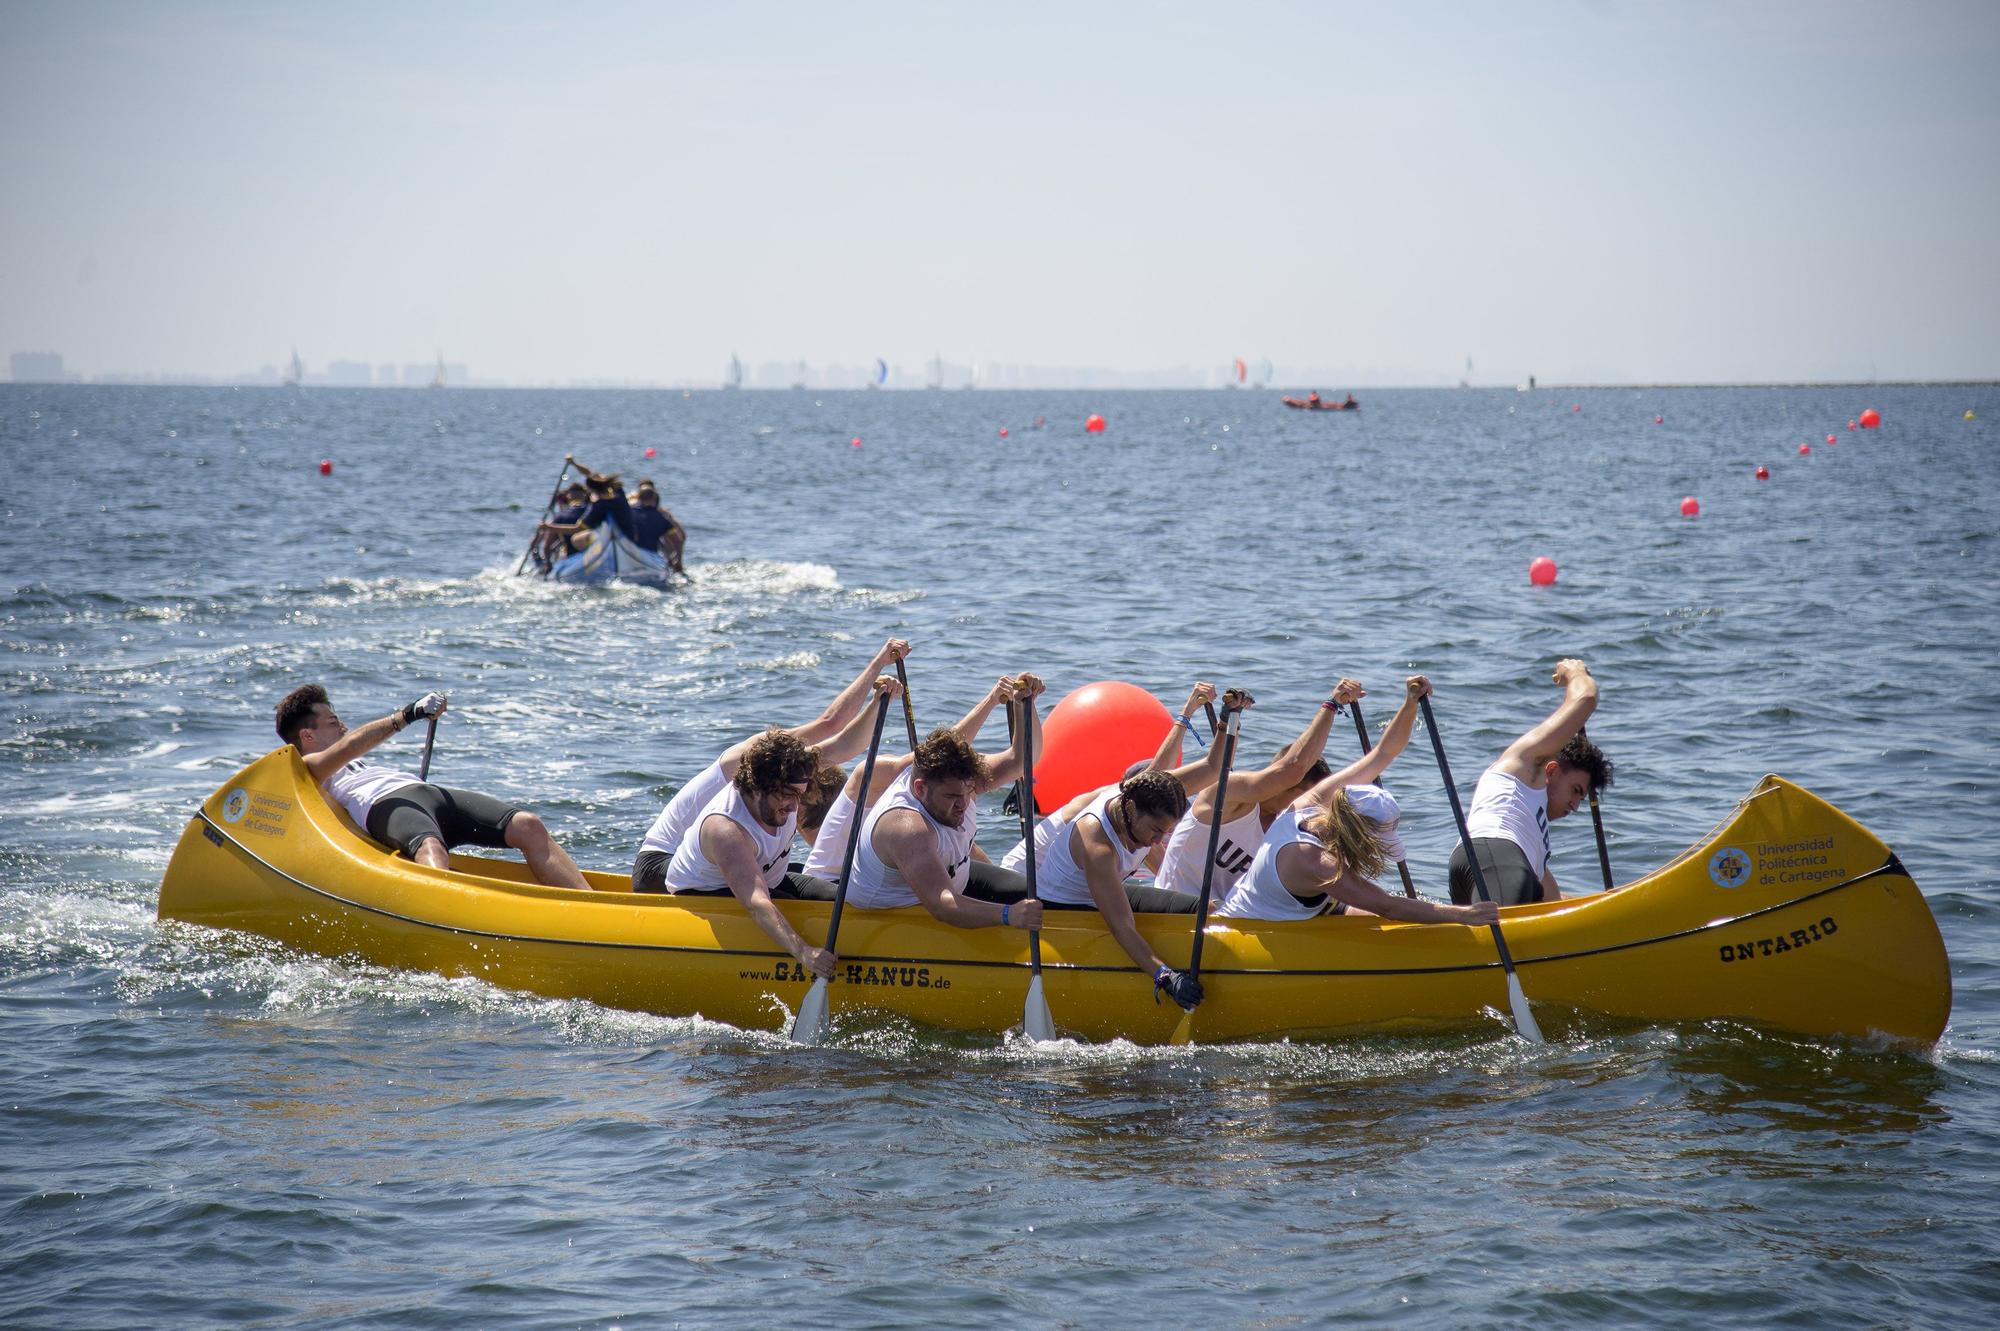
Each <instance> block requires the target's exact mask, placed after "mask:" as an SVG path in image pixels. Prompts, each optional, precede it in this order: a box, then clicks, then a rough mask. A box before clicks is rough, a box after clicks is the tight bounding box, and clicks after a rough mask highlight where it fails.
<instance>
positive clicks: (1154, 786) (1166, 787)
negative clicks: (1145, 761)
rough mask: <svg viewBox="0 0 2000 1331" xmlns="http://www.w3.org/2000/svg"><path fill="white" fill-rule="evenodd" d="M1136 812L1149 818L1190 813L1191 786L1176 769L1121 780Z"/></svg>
mask: <svg viewBox="0 0 2000 1331" xmlns="http://www.w3.org/2000/svg"><path fill="white" fill-rule="evenodd" d="M1118 793H1119V794H1120V795H1123V796H1124V797H1125V801H1126V803H1127V805H1128V806H1129V807H1130V808H1131V810H1132V812H1133V813H1136V814H1139V815H1141V816H1146V817H1167V818H1178V817H1180V816H1181V815H1182V814H1184V813H1186V812H1187V808H1188V797H1187V787H1186V786H1183V785H1182V784H1181V779H1180V778H1179V777H1177V776H1175V775H1174V774H1173V773H1172V772H1159V771H1154V772H1141V773H1139V775H1137V776H1133V777H1127V778H1126V779H1125V780H1123V781H1121V782H1119V783H1118Z"/></svg>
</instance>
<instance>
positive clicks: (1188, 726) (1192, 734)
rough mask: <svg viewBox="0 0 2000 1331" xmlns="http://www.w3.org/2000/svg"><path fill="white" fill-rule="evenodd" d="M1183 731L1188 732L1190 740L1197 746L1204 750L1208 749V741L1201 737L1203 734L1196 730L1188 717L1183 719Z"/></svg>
mask: <svg viewBox="0 0 2000 1331" xmlns="http://www.w3.org/2000/svg"><path fill="white" fill-rule="evenodd" d="M1181 729H1182V730H1185V731H1187V733H1188V738H1190V739H1192V740H1193V741H1194V742H1195V743H1196V744H1197V745H1199V746H1201V747H1202V748H1204V749H1205V748H1207V747H1208V741H1207V740H1205V739H1203V738H1202V737H1201V732H1200V731H1199V730H1196V729H1195V728H1194V722H1192V721H1190V720H1188V719H1187V718H1186V717H1182V718H1181Z"/></svg>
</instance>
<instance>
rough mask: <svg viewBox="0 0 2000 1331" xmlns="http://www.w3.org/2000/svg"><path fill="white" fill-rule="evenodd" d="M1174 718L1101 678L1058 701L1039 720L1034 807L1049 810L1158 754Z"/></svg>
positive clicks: (1154, 702)
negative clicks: (1039, 737)
mask: <svg viewBox="0 0 2000 1331" xmlns="http://www.w3.org/2000/svg"><path fill="white" fill-rule="evenodd" d="M1173 725H1174V718H1173V714H1172V713H1170V712H1168V711H1167V709H1166V707H1165V706H1164V705H1163V704H1162V703H1161V702H1160V700H1159V699H1158V698H1155V697H1154V696H1153V695H1152V694H1150V693H1148V692H1146V690H1144V689H1142V688H1140V687H1139V686H1138V685H1137V684H1126V683H1123V682H1121V681H1119V680H1115V679H1110V680H1101V681H1099V682H1098V683H1095V684H1086V685H1084V686H1083V687H1082V688H1080V689H1077V690H1076V691H1075V692H1073V693H1071V694H1069V695H1068V696H1067V697H1065V698H1064V699H1063V700H1062V701H1061V702H1059V703H1057V704H1056V705H1055V707H1054V709H1053V710H1051V711H1050V712H1049V715H1048V719H1047V720H1045V721H1044V722H1042V744H1041V748H1040V749H1039V750H1038V751H1037V752H1036V754H1035V804H1036V805H1037V811H1038V812H1043V813H1047V812H1053V811H1054V810H1056V809H1060V808H1061V807H1062V806H1063V805H1064V804H1066V803H1068V802H1069V801H1070V800H1072V799H1074V798H1075V797H1076V796H1078V795H1081V794H1082V793H1083V792H1084V791H1086V790H1094V789H1096V788H1097V787H1098V786H1104V785H1109V784H1111V783H1112V782H1113V781H1117V780H1119V779H1120V778H1122V777H1123V776H1124V775H1125V769H1126V768H1128V767H1130V766H1131V765H1132V764H1133V763H1135V762H1143V761H1145V760H1146V759H1149V758H1151V757H1152V756H1153V755H1154V753H1156V752H1158V750H1159V747H1160V741H1161V740H1162V739H1163V738H1165V737H1166V733H1167V731H1169V730H1171V729H1172V728H1173Z"/></svg>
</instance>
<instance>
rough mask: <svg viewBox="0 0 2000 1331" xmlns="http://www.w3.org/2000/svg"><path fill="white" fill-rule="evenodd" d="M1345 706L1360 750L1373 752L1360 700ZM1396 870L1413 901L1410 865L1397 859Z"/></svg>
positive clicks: (1415, 894) (1413, 883)
mask: <svg viewBox="0 0 2000 1331" xmlns="http://www.w3.org/2000/svg"><path fill="white" fill-rule="evenodd" d="M1347 707H1348V710H1349V711H1351V712H1352V713H1353V714H1354V733H1355V734H1356V735H1358V736H1359V737H1360V739H1361V751H1362V752H1363V753H1373V752H1375V742H1374V741H1373V740H1371V739H1369V738H1368V723H1367V722H1366V721H1364V720H1362V719H1361V700H1360V699H1359V698H1357V699H1355V700H1354V701H1353V702H1351V703H1349V704H1347ZM1396 872H1397V873H1399V874H1401V875H1402V876H1403V895H1404V896H1406V897H1408V898H1409V899H1410V900H1412V901H1415V900H1416V899H1417V884H1416V880H1414V879H1413V878H1411V877H1410V866H1409V865H1407V864H1405V863H1403V861H1401V860H1397V861H1396Z"/></svg>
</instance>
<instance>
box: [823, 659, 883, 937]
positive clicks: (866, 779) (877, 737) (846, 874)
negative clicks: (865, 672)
mask: <svg viewBox="0 0 2000 1331" xmlns="http://www.w3.org/2000/svg"><path fill="white" fill-rule="evenodd" d="M888 719H889V695H888V694H886V693H885V694H883V695H882V701H881V702H880V703H878V704H877V705H876V707H875V733H874V734H873V735H871V736H869V739H868V761H867V762H866V763H864V764H863V765H862V768H861V798H862V799H863V800H865V799H867V798H868V787H870V786H872V785H874V784H875V754H876V753H877V751H879V750H880V749H881V747H882V724H883V722H885V721H887V720H888ZM867 821H868V820H867V819H866V818H864V817H862V811H861V805H860V801H856V803H855V809H854V826H853V827H850V828H849V829H848V830H847V849H846V850H845V851H843V852H842V853H841V856H840V886H839V887H837V888H835V889H834V893H833V916H832V918H831V919H829V920H828V921H827V922H826V950H827V951H829V952H831V951H833V944H834V940H835V939H837V938H838V937H840V911H841V907H843V906H845V905H846V904H847V883H848V880H849V879H851V878H853V877H854V852H855V850H856V849H857V848H858V847H859V846H860V845H861V825H862V824H863V823H865V822H867Z"/></svg>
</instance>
